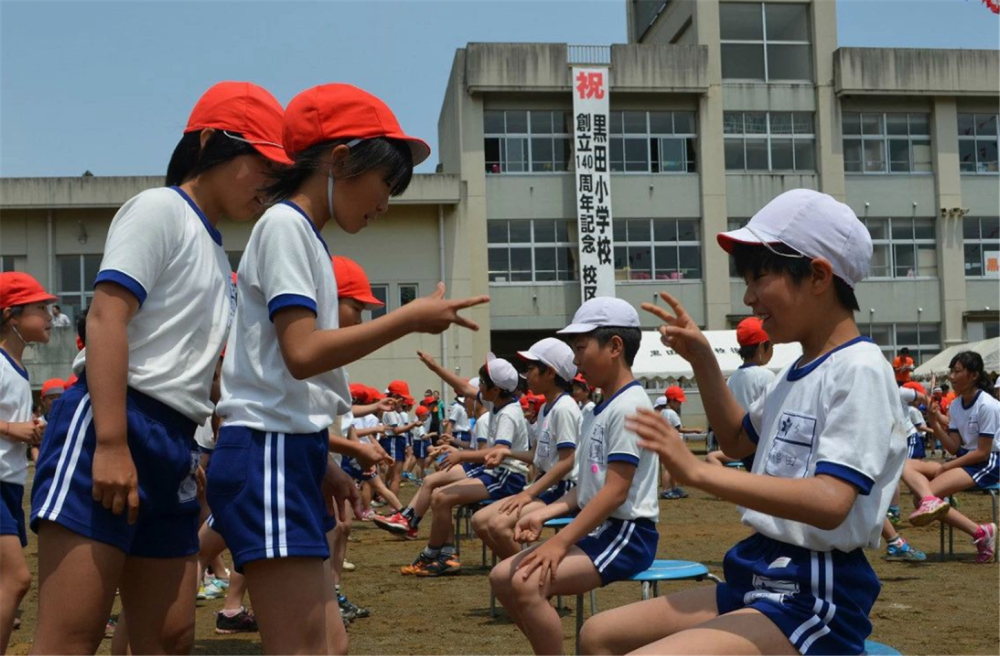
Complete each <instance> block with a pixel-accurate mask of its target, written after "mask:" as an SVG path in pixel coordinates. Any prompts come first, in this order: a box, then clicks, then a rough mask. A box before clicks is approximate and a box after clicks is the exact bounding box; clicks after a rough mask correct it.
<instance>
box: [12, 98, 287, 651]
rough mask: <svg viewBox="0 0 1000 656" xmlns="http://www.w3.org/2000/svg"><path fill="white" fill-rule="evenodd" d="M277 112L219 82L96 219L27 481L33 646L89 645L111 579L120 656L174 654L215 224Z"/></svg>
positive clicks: (277, 129)
mask: <svg viewBox="0 0 1000 656" xmlns="http://www.w3.org/2000/svg"><path fill="white" fill-rule="evenodd" d="M282 115H283V110H282V108H281V105H280V104H279V103H278V101H277V100H275V99H274V97H273V96H271V95H270V94H269V93H268V92H267V91H265V90H264V89H262V88H260V87H258V86H256V85H253V84H250V83H247V82H222V83H219V84H217V85H215V86H213V87H212V88H211V89H209V90H208V91H207V92H206V93H205V94H204V95H203V96H202V97H201V99H200V100H199V101H198V103H197V105H196V106H195V108H194V110H193V111H192V112H191V117H190V120H189V121H188V125H187V128H186V129H185V134H184V136H183V138H182V139H181V141H180V143H179V144H178V145H177V148H176V149H175V151H174V153H173V156H172V157H171V159H170V164H169V166H168V167H167V184H168V185H169V186H168V187H163V188H158V189H149V190H146V191H144V192H142V193H141V194H139V195H138V196H136V197H134V198H132V199H131V200H129V201H128V202H127V203H126V204H125V205H124V206H123V207H122V208H121V209H120V210H119V211H118V213H117V215H116V216H115V218H114V220H113V221H112V223H111V227H110V229H109V232H108V238H107V242H106V244H105V248H104V259H103V260H102V262H101V267H100V271H99V273H98V275H97V279H96V281H95V293H94V300H93V303H92V304H91V306H90V311H89V313H88V315H87V326H86V332H87V338H88V339H87V347H86V348H85V349H84V350H83V351H81V353H80V355H79V356H78V358H77V362H76V366H77V368H78V370H79V371H80V374H79V375H80V379H79V381H78V382H77V383H76V384H75V385H73V386H72V387H70V388H68V389H67V390H66V393H65V394H64V395H63V397H62V399H61V400H60V403H59V405H58V406H57V407H56V410H55V412H54V413H53V417H52V419H51V421H50V423H49V425H48V427H47V429H46V437H45V440H44V441H43V443H42V449H41V454H40V456H39V462H38V470H37V474H36V477H35V484H34V486H33V489H32V515H31V526H32V529H33V530H36V531H38V533H39V540H38V543H39V553H38V568H39V583H40V586H39V611H38V625H37V627H38V628H37V632H36V634H35V643H34V649H35V650H36V651H37V652H39V653H80V654H85V653H94V651H95V650H96V649H97V647H98V645H99V644H100V641H101V639H102V638H103V636H104V626H105V621H106V620H107V618H108V613H109V612H110V610H111V605H112V602H113V601H114V597H115V589H116V588H120V590H121V598H122V603H123V606H124V608H125V609H126V610H127V616H128V625H129V626H128V631H129V642H130V647H131V649H132V651H133V652H135V653H163V652H169V653H186V652H189V651H190V650H191V646H192V642H193V637H194V631H193V627H194V603H195V594H196V591H197V582H196V578H197V565H196V559H195V555H196V554H197V552H198V516H199V507H198V502H197V499H196V498H195V497H196V492H197V484H196V481H195V472H196V468H197V463H198V449H197V446H196V444H195V441H194V431H195V428H196V427H197V426H198V425H199V424H202V423H203V422H204V421H205V420H206V419H208V417H209V416H211V414H212V401H211V399H210V390H211V386H212V377H213V373H214V371H215V364H216V362H217V360H218V358H219V354H220V352H221V351H222V347H223V345H224V344H225V340H226V336H227V333H228V330H229V324H230V321H231V317H232V315H233V311H234V309H235V308H234V306H235V300H236V298H235V289H234V288H233V286H232V283H231V281H230V273H231V271H230V266H229V260H228V258H227V256H226V252H225V250H223V248H222V235H221V234H220V232H219V230H218V227H217V226H218V223H219V221H220V220H221V219H222V218H223V217H228V218H229V219H231V220H235V221H246V220H249V219H252V218H254V217H255V216H257V215H258V214H260V212H261V210H262V209H263V201H264V198H265V196H264V195H263V194H262V193H261V191H260V190H261V188H262V187H263V185H264V184H265V182H266V181H267V178H268V175H269V174H270V173H271V171H272V167H274V166H277V165H282V164H287V163H289V160H288V159H287V157H285V155H284V152H283V150H282V147H281V143H280V142H281V127H282Z"/></svg>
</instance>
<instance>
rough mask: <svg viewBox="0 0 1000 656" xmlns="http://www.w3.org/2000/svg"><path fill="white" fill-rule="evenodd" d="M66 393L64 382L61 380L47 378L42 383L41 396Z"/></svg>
mask: <svg viewBox="0 0 1000 656" xmlns="http://www.w3.org/2000/svg"><path fill="white" fill-rule="evenodd" d="M65 391H66V381H65V380H63V379H62V378H49V379H48V380H47V381H45V382H44V383H42V396H48V395H49V394H62V393H63V392H65Z"/></svg>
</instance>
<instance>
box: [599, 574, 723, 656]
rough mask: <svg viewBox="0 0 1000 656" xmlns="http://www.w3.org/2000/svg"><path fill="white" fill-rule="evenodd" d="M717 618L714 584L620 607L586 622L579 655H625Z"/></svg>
mask: <svg viewBox="0 0 1000 656" xmlns="http://www.w3.org/2000/svg"><path fill="white" fill-rule="evenodd" d="M718 615H719V610H718V607H717V606H716V603H715V586H714V585H713V586H702V587H698V588H692V589H690V590H683V591H681V592H677V593H675V594H672V595H669V596H667V597H656V598H653V599H649V600H647V601H640V602H636V603H634V604H628V605H627V606H620V607H618V608H614V609H612V610H607V611H604V612H603V613H598V614H597V615H595V616H593V617H591V618H590V619H589V620H587V622H586V623H585V624H584V625H583V630H582V631H581V632H580V653H581V654H627V653H628V652H630V651H633V650H635V649H639V648H640V647H643V646H645V645H648V644H652V643H654V642H656V641H658V640H662V639H663V638H666V637H667V636H669V635H673V634H675V633H678V632H680V631H684V630H685V629H689V628H691V627H694V626H698V625H699V624H702V623H704V622H707V621H709V620H711V619H713V618H715V617H717V616H718Z"/></svg>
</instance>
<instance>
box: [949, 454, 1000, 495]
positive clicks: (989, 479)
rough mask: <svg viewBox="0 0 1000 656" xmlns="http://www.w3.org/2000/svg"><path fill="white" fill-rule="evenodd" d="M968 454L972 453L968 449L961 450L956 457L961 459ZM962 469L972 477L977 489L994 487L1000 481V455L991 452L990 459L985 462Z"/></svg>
mask: <svg viewBox="0 0 1000 656" xmlns="http://www.w3.org/2000/svg"><path fill="white" fill-rule="evenodd" d="M966 453H970V451H969V450H968V449H959V450H958V453H956V454H955V456H956V457H958V458H961V457H962V456H964V455H965V454H966ZM962 469H964V470H965V473H967V474H968V475H969V476H971V477H972V481H973V482H974V483H975V484H976V487H978V488H983V487H992V486H994V485H996V484H997V482H998V481H1000V453H997V452H996V451H990V457H989V458H987V459H986V460H984V461H983V462H980V463H976V464H975V465H966V466H965V467H962Z"/></svg>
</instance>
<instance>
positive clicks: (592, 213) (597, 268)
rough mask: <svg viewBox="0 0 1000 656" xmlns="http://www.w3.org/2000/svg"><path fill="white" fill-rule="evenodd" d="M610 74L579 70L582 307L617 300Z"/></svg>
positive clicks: (577, 122)
mask: <svg viewBox="0 0 1000 656" xmlns="http://www.w3.org/2000/svg"><path fill="white" fill-rule="evenodd" d="M608 101H609V90H608V68H607V67H600V66H598V67H593V66H589V67H578V66H574V67H573V130H574V144H575V147H574V152H575V154H576V215H577V221H578V225H579V236H580V256H579V262H580V286H581V292H582V301H587V300H590V299H592V298H594V297H595V296H614V295H615V264H614V258H613V253H614V243H613V241H612V229H611V173H610V170H611V169H610V158H611V152H610V149H611V145H610V142H609V140H608V125H609V121H608V111H609V110H608V107H609V102H608Z"/></svg>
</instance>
